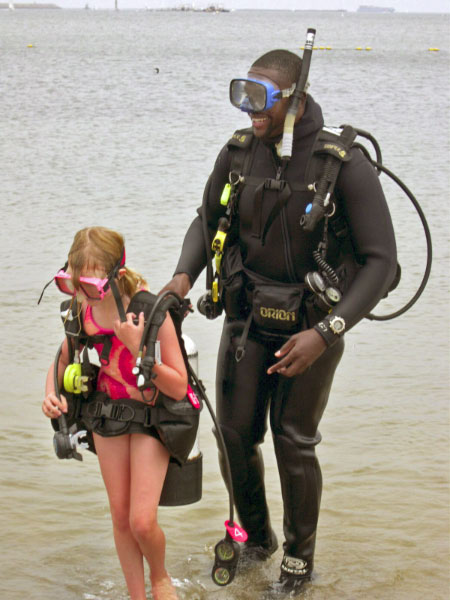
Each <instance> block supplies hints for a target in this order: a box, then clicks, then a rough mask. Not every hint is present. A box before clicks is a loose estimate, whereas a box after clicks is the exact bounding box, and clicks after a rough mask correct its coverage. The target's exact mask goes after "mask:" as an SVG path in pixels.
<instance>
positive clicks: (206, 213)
mask: <svg viewBox="0 0 450 600" xmlns="http://www.w3.org/2000/svg"><path fill="white" fill-rule="evenodd" d="M229 171H230V156H229V151H228V148H227V146H225V147H224V148H223V149H222V150H221V152H220V154H219V156H218V157H217V160H216V162H215V165H214V169H213V172H212V173H211V175H210V177H209V179H208V182H207V184H206V186H205V191H204V194H203V202H202V206H200V207H199V208H198V209H197V213H198V216H197V217H196V218H195V219H194V220H193V221H192V223H191V225H190V227H189V229H188V230H187V232H186V235H185V237H184V241H183V245H182V248H181V254H180V258H179V260H178V264H177V267H176V269H175V273H174V274H175V275H176V274H177V273H187V275H188V276H189V279H190V281H191V285H194V283H195V281H196V279H197V278H198V276H199V275H200V273H201V272H202V271H203V269H204V268H205V266H206V261H207V254H206V245H205V236H204V218H206V227H207V230H208V236H209V240H208V244H209V247H210V246H211V242H212V239H213V237H214V235H215V233H216V231H217V223H218V221H219V218H220V217H221V216H223V215H224V213H225V208H224V207H223V206H221V204H220V196H221V194H222V190H223V186H224V185H225V183H226V182H227V181H228V173H229Z"/></svg>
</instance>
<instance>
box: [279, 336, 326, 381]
mask: <svg viewBox="0 0 450 600" xmlns="http://www.w3.org/2000/svg"><path fill="white" fill-rule="evenodd" d="M326 348H327V345H326V342H325V340H324V339H323V337H322V336H321V335H320V333H318V332H317V331H316V330H315V329H307V330H306V331H301V332H300V333H296V334H295V335H293V336H291V337H290V338H289V339H288V341H287V342H286V343H285V344H283V346H281V348H280V349H279V350H277V351H276V352H275V356H276V357H277V358H280V357H282V358H281V360H280V361H278V362H277V363H275V364H274V365H272V366H271V367H270V368H269V369H267V373H268V374H269V375H272V373H279V374H280V375H284V377H294V376H295V375H300V373H303V371H305V370H306V369H307V368H308V367H310V366H311V365H312V364H313V362H314V361H315V360H317V359H318V358H319V356H320V355H321V354H322V353H323V352H324V351H325V350H326Z"/></svg>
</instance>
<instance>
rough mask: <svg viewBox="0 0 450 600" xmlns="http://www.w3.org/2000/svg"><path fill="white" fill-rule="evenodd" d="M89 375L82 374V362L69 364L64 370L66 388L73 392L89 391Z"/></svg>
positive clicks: (67, 390)
mask: <svg viewBox="0 0 450 600" xmlns="http://www.w3.org/2000/svg"><path fill="white" fill-rule="evenodd" d="M87 381H88V377H87V375H82V374H81V363H72V364H71V365H67V367H66V370H65V371H64V380H63V383H64V389H65V390H66V392H69V393H71V394H81V393H82V392H87V391H88V386H87Z"/></svg>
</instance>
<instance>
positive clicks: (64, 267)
mask: <svg viewBox="0 0 450 600" xmlns="http://www.w3.org/2000/svg"><path fill="white" fill-rule="evenodd" d="M124 252H125V250H124ZM68 265H69V263H68V262H66V264H65V265H64V266H63V268H62V269H59V270H60V271H67V267H68ZM54 279H55V278H54V277H52V278H51V279H50V281H49V282H48V283H46V284H45V285H44V288H43V290H42V292H41V295H40V296H39V300H38V301H37V303H38V304H40V303H41V300H42V296H43V295H44V292H45V290H46V289H47V288H48V286H49V285H50V284H51V283H53V281H54Z"/></svg>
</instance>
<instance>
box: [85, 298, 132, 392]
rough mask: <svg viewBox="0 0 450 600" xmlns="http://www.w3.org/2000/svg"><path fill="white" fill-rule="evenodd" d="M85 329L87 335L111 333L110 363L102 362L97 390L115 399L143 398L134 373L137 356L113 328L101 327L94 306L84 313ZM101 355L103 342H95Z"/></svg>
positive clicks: (87, 307)
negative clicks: (93, 314)
mask: <svg viewBox="0 0 450 600" xmlns="http://www.w3.org/2000/svg"><path fill="white" fill-rule="evenodd" d="M84 330H85V332H86V333H87V335H89V336H91V335H109V336H110V338H111V343H112V346H111V352H110V353H109V363H108V364H102V365H101V367H100V371H99V374H98V379H97V390H99V391H101V392H104V393H105V394H107V395H108V396H109V397H110V398H112V399H113V400H118V399H119V398H134V399H135V400H142V395H141V393H140V391H139V390H138V389H137V387H136V377H135V375H133V373H132V369H133V367H134V365H135V362H136V361H135V358H134V356H133V355H132V354H131V352H130V351H129V350H128V348H127V347H126V346H125V345H124V344H123V343H122V342H121V341H120V340H119V339H118V338H117V337H116V336H115V335H114V331H113V330H112V329H104V328H103V327H100V325H98V324H97V323H96V322H95V321H94V318H93V316H92V307H91V306H89V305H87V306H86V312H85V315H84ZM94 348H95V349H96V350H97V352H98V354H99V356H100V354H101V352H102V348H103V344H94Z"/></svg>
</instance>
